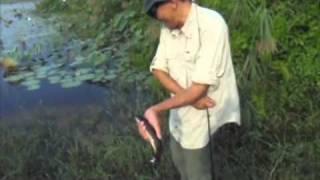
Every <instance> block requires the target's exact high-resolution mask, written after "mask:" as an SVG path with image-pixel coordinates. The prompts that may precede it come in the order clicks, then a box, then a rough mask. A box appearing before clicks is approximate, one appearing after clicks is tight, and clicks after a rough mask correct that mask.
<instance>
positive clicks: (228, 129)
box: [170, 124, 238, 180]
mask: <svg viewBox="0 0 320 180" xmlns="http://www.w3.org/2000/svg"><path fill="white" fill-rule="evenodd" d="M235 128H238V127H237V125H235V124H227V125H224V126H223V127H221V128H219V130H218V131H217V132H216V133H215V134H214V135H213V136H212V137H211V140H210V141H211V145H213V146H214V147H212V149H211V150H212V152H213V154H212V156H213V162H211V158H210V148H209V147H210V146H209V145H210V143H208V145H207V146H205V147H204V148H201V149H196V150H189V149H184V148H183V147H181V145H180V144H179V143H178V142H177V141H176V140H175V139H174V138H173V137H172V136H170V150H171V156H172V160H173V163H174V165H175V167H176V168H177V170H178V171H179V174H180V177H181V180H213V179H225V178H226V177H225V176H224V175H222V174H219V173H218V172H221V169H220V168H219V167H215V166H219V163H220V162H221V161H225V160H226V159H222V158H223V157H222V156H221V154H220V153H219V150H217V149H219V148H218V143H216V142H215V141H220V142H222V141H227V140H228V139H231V140H233V139H232V138H235V137H234V136H235V133H234V131H236V130H235ZM213 142H215V143H213ZM215 155H216V156H215ZM217 168H218V169H220V170H217ZM217 171H218V172H217ZM215 172H217V173H215ZM213 176H214V177H213ZM221 176H224V178H223V177H221Z"/></svg>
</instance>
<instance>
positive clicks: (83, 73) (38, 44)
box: [0, 2, 110, 120]
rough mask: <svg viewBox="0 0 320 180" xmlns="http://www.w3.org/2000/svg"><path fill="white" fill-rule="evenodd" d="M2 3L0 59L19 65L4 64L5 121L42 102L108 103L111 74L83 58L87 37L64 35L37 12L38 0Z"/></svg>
mask: <svg viewBox="0 0 320 180" xmlns="http://www.w3.org/2000/svg"><path fill="white" fill-rule="evenodd" d="M0 8H1V11H0V12H1V15H0V29H1V33H0V34H1V36H0V50H1V52H0V63H1V62H2V63H3V64H4V63H7V62H11V61H13V62H14V63H16V64H17V67H16V68H15V71H14V72H12V73H8V72H6V69H5V68H3V67H2V68H0V119H1V120H3V119H7V118H9V117H11V116H17V115H19V113H22V112H28V111H30V112H31V111H32V112H33V111H37V109H38V108H39V107H42V108H43V107H47V108H57V107H59V108H61V109H63V108H67V107H79V108H81V107H85V106H88V105H92V106H97V107H100V108H102V109H103V108H104V106H105V101H106V91H107V88H106V87H103V86H101V84H103V83H105V82H106V81H107V78H108V77H109V78H110V75H109V76H108V77H106V74H105V73H104V72H105V69H104V68H100V67H102V66H99V67H97V66H95V67H94V66H91V65H90V64H89V65H88V63H83V62H82V61H84V60H85V58H84V57H83V56H80V55H79V54H81V53H83V54H85V53H86V52H80V51H82V50H83V49H85V48H87V44H86V42H83V41H80V40H77V39H74V38H72V37H70V38H68V37H65V34H61V32H60V31H59V30H57V28H56V26H53V25H52V24H48V21H47V20H46V19H44V18H42V17H40V16H38V15H37V14H36V13H35V10H36V3H35V2H19V3H10V4H1V6H0ZM87 51H90V48H87ZM97 57H98V55H97ZM98 58H99V57H98ZM100 58H106V57H100ZM1 59H2V60H1ZM5 61H6V62H5ZM103 78H105V79H103ZM97 84H100V85H97ZM75 113H76V112H75Z"/></svg>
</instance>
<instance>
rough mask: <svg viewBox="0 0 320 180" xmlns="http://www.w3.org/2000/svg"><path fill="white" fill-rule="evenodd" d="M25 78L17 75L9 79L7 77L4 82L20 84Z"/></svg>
mask: <svg viewBox="0 0 320 180" xmlns="http://www.w3.org/2000/svg"><path fill="white" fill-rule="evenodd" d="M23 78H24V77H23V76H22V75H20V74H17V75H12V76H9V77H6V78H5V79H4V80H5V81H7V82H18V81H20V80H22V79H23Z"/></svg>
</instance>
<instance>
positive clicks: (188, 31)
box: [170, 3, 197, 38]
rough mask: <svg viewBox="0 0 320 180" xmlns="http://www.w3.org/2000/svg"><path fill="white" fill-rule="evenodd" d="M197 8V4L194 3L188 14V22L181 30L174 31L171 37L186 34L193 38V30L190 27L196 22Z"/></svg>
mask: <svg viewBox="0 0 320 180" xmlns="http://www.w3.org/2000/svg"><path fill="white" fill-rule="evenodd" d="M195 8H197V7H196V4H194V3H192V4H191V8H190V12H189V14H188V17H187V19H186V22H185V23H184V25H183V26H182V27H181V28H180V29H174V30H171V31H170V32H171V35H173V36H178V35H179V34H181V33H182V34H184V35H185V36H186V37H187V38H191V34H192V33H191V29H190V27H191V26H192V22H193V21H194V20H195V18H196V17H195V15H196V14H195Z"/></svg>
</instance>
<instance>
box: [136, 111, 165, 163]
mask: <svg viewBox="0 0 320 180" xmlns="http://www.w3.org/2000/svg"><path fill="white" fill-rule="evenodd" d="M135 119H136V121H137V122H138V123H139V122H144V124H145V127H146V132H147V136H148V142H149V143H150V145H151V148H152V151H153V157H152V159H151V160H150V162H151V164H152V165H157V164H158V163H159V162H160V158H161V154H162V142H161V140H160V139H159V138H158V137H157V135H156V131H155V130H154V128H153V127H152V126H151V125H150V123H149V122H148V120H147V119H146V118H145V117H143V116H136V117H135Z"/></svg>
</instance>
